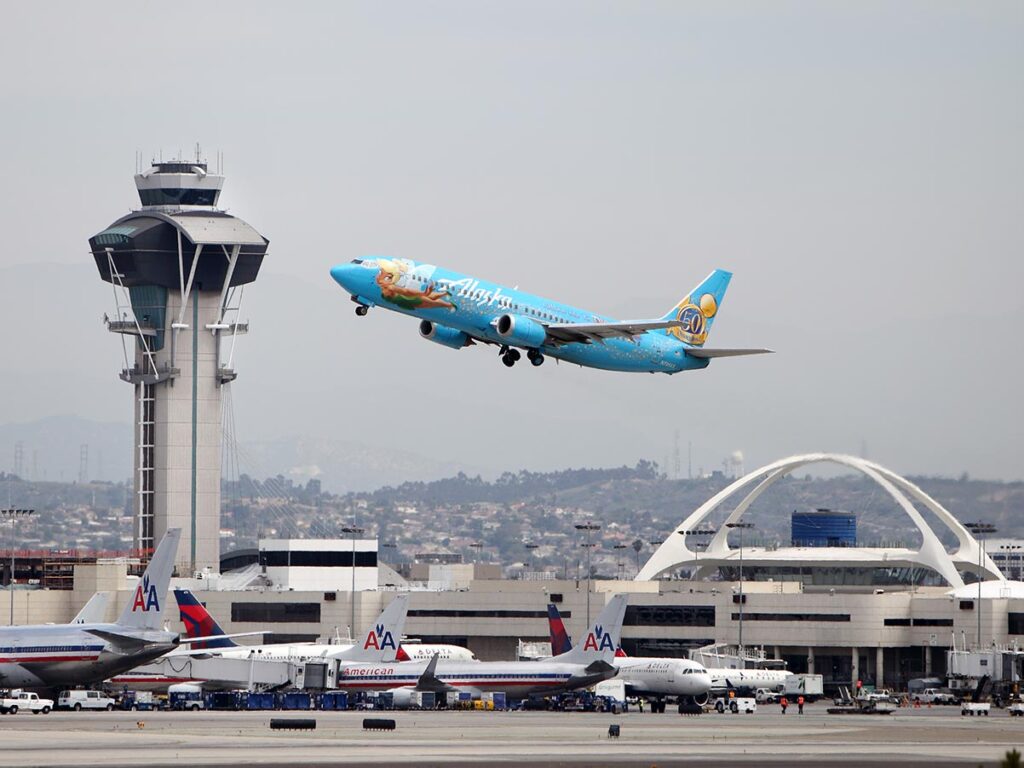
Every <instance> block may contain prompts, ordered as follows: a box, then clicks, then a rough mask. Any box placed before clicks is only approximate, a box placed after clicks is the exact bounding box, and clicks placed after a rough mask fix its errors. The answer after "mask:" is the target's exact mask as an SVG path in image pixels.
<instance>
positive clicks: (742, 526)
mask: <svg viewBox="0 0 1024 768" xmlns="http://www.w3.org/2000/svg"><path fill="white" fill-rule="evenodd" d="M725 527H726V528H738V529H739V531H740V636H739V643H737V646H738V649H739V653H740V664H742V666H741V667H740V669H746V668H747V659H746V656H744V655H743V531H745V530H747V529H749V528H753V527H754V524H753V523H744V522H742V521H740V520H737V521H736V522H735V523H726V524H725Z"/></svg>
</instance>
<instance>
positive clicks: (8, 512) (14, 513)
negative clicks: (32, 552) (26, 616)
mask: <svg viewBox="0 0 1024 768" xmlns="http://www.w3.org/2000/svg"><path fill="white" fill-rule="evenodd" d="M34 513H35V510H34V509H10V508H8V509H0V515H2V516H3V517H4V519H6V520H10V521H11V583H10V584H8V585H7V588H8V589H9V590H10V591H11V619H10V625H11V626H12V627H13V626H14V542H15V540H16V539H17V536H15V535H14V524H15V523H16V522H17V521H18V520H24V519H25V518H27V517H29V516H30V515H32V514H34Z"/></svg>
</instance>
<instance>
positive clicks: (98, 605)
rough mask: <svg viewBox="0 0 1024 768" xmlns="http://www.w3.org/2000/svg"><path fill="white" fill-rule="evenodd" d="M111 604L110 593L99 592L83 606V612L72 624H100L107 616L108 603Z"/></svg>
mask: <svg viewBox="0 0 1024 768" xmlns="http://www.w3.org/2000/svg"><path fill="white" fill-rule="evenodd" d="M109 602H110V593H109V592H97V593H96V594H95V595H93V596H92V597H90V598H89V600H88V602H86V604H85V605H83V606H82V610H80V611H79V612H78V615H77V616H75V618H73V619H72V620H71V623H72V624H98V623H100V622H102V621H103V619H105V618H106V616H107V603H109Z"/></svg>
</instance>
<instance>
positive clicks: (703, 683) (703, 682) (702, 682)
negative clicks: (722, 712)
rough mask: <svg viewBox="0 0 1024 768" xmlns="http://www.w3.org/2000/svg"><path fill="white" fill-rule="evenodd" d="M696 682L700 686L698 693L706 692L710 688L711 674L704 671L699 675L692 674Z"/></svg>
mask: <svg viewBox="0 0 1024 768" xmlns="http://www.w3.org/2000/svg"><path fill="white" fill-rule="evenodd" d="M694 677H695V678H696V682H697V684H698V685H699V686H700V691H699V693H706V692H707V691H710V690H711V675H709V674H707V673H706V672H705V673H703V674H699V675H694Z"/></svg>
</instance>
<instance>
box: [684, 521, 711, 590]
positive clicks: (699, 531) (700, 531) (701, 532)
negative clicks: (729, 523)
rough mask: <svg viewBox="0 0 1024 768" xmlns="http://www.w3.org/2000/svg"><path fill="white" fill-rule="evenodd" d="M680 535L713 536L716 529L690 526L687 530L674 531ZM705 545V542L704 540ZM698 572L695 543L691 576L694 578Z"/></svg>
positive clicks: (697, 552) (698, 560)
mask: <svg viewBox="0 0 1024 768" xmlns="http://www.w3.org/2000/svg"><path fill="white" fill-rule="evenodd" d="M676 533H678V534H679V535H680V536H682V537H684V539H685V537H686V536H714V535H715V533H716V531H715V530H714V529H713V528H691V529H690V530H688V531H676ZM705 546H707V542H705ZM698 573H700V549H698V546H697V545H696V544H695V545H694V547H693V578H694V579H695V580H696V578H697V574H698Z"/></svg>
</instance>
